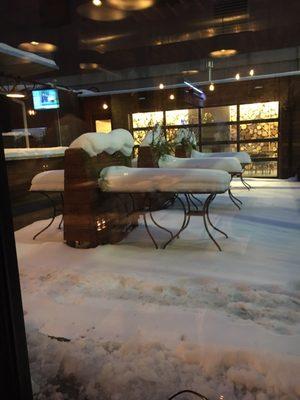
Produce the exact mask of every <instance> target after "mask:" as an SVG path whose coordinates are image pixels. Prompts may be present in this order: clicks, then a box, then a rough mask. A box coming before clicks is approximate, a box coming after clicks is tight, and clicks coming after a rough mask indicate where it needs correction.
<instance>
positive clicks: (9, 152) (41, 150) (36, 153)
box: [4, 147, 67, 160]
mask: <svg viewBox="0 0 300 400" xmlns="http://www.w3.org/2000/svg"><path fill="white" fill-rule="evenodd" d="M66 149H67V147H36V148H35V147H32V148H25V147H24V148H16V149H4V153H5V159H6V160H15V159H26V158H38V157H40V158H43V157H59V156H61V157H62V156H64V154H65V151H66Z"/></svg>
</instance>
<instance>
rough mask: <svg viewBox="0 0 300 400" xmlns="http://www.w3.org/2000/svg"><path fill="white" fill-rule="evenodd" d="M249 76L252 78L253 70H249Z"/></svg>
mask: <svg viewBox="0 0 300 400" xmlns="http://www.w3.org/2000/svg"><path fill="white" fill-rule="evenodd" d="M249 75H250V76H253V75H254V69H253V68H251V69H250V71H249Z"/></svg>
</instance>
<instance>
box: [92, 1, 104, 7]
mask: <svg viewBox="0 0 300 400" xmlns="http://www.w3.org/2000/svg"><path fill="white" fill-rule="evenodd" d="M93 4H94V6H96V7H100V6H102V1H101V0H93Z"/></svg>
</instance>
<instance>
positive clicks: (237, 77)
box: [235, 73, 241, 81]
mask: <svg viewBox="0 0 300 400" xmlns="http://www.w3.org/2000/svg"><path fill="white" fill-rule="evenodd" d="M240 77H241V76H240V74H239V73H237V74H236V75H235V79H236V80H237V81H239V80H240Z"/></svg>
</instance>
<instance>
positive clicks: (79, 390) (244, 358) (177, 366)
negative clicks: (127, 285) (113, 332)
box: [28, 329, 300, 400]
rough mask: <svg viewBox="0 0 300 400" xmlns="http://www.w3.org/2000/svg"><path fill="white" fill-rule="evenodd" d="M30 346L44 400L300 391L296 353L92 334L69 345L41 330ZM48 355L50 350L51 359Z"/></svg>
mask: <svg viewBox="0 0 300 400" xmlns="http://www.w3.org/2000/svg"><path fill="white" fill-rule="evenodd" d="M28 330H29V329H28ZM28 345H29V349H30V364H31V370H32V374H33V376H34V382H35V385H37V387H38V388H39V390H38V394H37V395H36V399H38V400H49V399H50V400H51V399H55V400H56V399H70V400H86V399H88V400H98V399H112V400H121V399H123V398H124V394H126V397H125V398H126V399H130V400H162V399H165V400H167V399H168V398H169V397H170V396H171V395H172V394H173V393H175V392H177V391H179V390H182V389H183V388H189V389H192V390H195V391H198V392H200V393H202V394H204V395H205V396H207V397H208V398H209V399H211V400H217V399H218V400H219V399H221V398H222V399H225V400H237V399H243V400H271V399H272V400H273V399H277V400H296V399H298V398H299V396H300V382H299V380H298V379H297V374H295V373H293V371H297V370H299V367H300V363H299V360H297V359H296V357H293V356H288V357H286V358H285V359H284V360H282V359H281V358H280V357H278V356H277V357H276V356H274V355H271V354H268V353H267V352H263V353H256V352H249V351H245V350H243V349H239V350H238V351H237V349H230V348H228V349H225V350H224V349H223V348H218V347H217V346H213V347H208V346H197V345H193V344H187V343H185V341H184V339H183V340H182V343H181V344H178V346H177V347H176V348H175V349H173V350H170V349H168V348H167V347H166V346H165V345H163V344H161V343H158V342H156V343H155V342H152V343H145V342H143V341H141V340H140V339H139V338H138V337H136V338H133V339H132V340H130V341H127V342H125V343H124V342H123V343H122V342H118V341H101V340H97V341H94V340H90V339H87V338H85V337H82V338H80V339H77V340H72V341H71V342H63V341H59V340H56V339H55V338H52V339H51V338H49V337H47V336H45V335H42V334H39V333H37V331H31V332H30V333H29V334H28ZM45 354H51V357H49V358H48V359H47V361H46V362H45ZM47 377H51V380H50V382H49V380H48V379H47ZM67 396H68V397H67ZM221 396H223V397H221ZM182 398H185V399H187V398H190V397H182Z"/></svg>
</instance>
